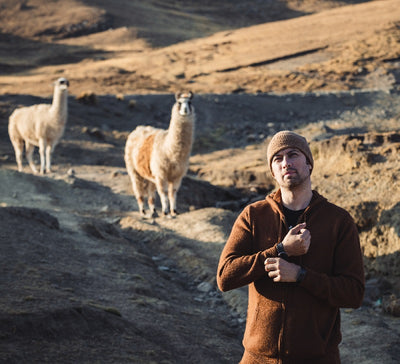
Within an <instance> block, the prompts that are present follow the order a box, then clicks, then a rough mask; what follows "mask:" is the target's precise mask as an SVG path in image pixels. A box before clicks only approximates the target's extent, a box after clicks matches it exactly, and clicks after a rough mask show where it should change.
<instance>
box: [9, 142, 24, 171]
mask: <svg viewBox="0 0 400 364" xmlns="http://www.w3.org/2000/svg"><path fill="white" fill-rule="evenodd" d="M11 142H12V145H13V147H14V151H15V160H16V162H17V167H18V172H22V154H23V152H24V141H23V140H22V139H19V140H15V141H14V140H12V141H11Z"/></svg>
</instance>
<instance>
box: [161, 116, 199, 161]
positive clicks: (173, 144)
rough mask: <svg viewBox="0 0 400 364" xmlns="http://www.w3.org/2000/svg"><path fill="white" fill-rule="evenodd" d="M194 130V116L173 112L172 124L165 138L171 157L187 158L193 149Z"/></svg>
mask: <svg viewBox="0 0 400 364" xmlns="http://www.w3.org/2000/svg"><path fill="white" fill-rule="evenodd" d="M193 128H194V114H191V115H185V116H183V115H180V114H179V112H177V111H176V110H173V112H172V116H171V122H170V125H169V128H168V132H167V136H166V138H165V144H164V147H165V150H166V151H168V153H169V154H170V157H171V158H173V157H175V158H180V157H184V156H187V155H188V154H189V153H190V151H191V149H192V142H193Z"/></svg>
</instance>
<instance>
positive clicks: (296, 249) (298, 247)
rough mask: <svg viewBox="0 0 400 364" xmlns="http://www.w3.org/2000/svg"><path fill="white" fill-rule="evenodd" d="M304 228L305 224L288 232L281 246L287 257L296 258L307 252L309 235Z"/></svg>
mask: <svg viewBox="0 0 400 364" xmlns="http://www.w3.org/2000/svg"><path fill="white" fill-rule="evenodd" d="M305 227H306V223H305V222H303V223H301V224H298V225H296V226H295V227H294V228H292V229H290V230H289V232H288V233H287V234H286V236H285V238H284V239H283V241H282V244H283V247H284V249H285V252H286V254H287V255H288V256H298V255H303V254H306V253H307V252H308V249H309V248H310V243H311V233H310V231H309V230H307V229H306V228H305Z"/></svg>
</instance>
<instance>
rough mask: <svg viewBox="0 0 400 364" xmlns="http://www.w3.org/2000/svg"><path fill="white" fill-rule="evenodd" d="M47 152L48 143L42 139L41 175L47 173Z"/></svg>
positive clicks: (40, 143)
mask: <svg viewBox="0 0 400 364" xmlns="http://www.w3.org/2000/svg"><path fill="white" fill-rule="evenodd" d="M45 151H46V141H45V140H44V139H43V138H41V139H39V155H40V174H44V173H45V170H44V167H45V163H46V159H45V158H46V157H45Z"/></svg>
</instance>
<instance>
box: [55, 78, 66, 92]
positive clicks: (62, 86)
mask: <svg viewBox="0 0 400 364" xmlns="http://www.w3.org/2000/svg"><path fill="white" fill-rule="evenodd" d="M54 85H55V87H57V88H59V89H60V90H68V86H69V81H68V80H67V79H66V78H64V77H60V78H59V79H58V80H57V81H56V82H54Z"/></svg>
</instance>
